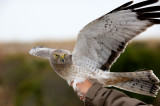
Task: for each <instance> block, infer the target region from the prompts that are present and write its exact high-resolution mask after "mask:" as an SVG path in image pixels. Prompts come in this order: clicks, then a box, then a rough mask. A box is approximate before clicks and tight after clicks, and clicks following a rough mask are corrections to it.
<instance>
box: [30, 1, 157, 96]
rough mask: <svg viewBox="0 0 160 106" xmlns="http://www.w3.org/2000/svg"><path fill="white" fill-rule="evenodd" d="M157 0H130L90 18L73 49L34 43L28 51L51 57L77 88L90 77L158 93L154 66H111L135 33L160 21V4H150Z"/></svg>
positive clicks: (60, 71)
mask: <svg viewBox="0 0 160 106" xmlns="http://www.w3.org/2000/svg"><path fill="white" fill-rule="evenodd" d="M156 2H158V0H147V1H143V2H140V3H137V4H133V5H132V3H133V1H130V2H128V3H125V4H123V5H122V6H120V7H118V8H116V9H114V10H113V11H111V12H109V13H107V14H105V15H103V16H101V17H100V18H98V19H96V20H94V21H92V22H90V23H89V24H87V25H86V26H85V27H84V28H83V29H82V30H81V31H80V32H79V34H78V38H77V42H76V45H75V48H74V50H73V51H72V52H71V51H68V50H63V49H52V48H47V47H34V48H32V49H31V50H30V52H29V53H30V54H31V55H34V56H38V57H43V58H46V59H48V60H49V61H50V64H51V66H52V68H53V70H54V71H55V72H56V73H57V74H58V75H59V76H60V77H62V78H63V79H65V80H66V81H67V83H68V84H69V85H71V83H72V82H73V88H74V90H78V89H77V88H76V84H77V83H80V82H83V81H84V80H90V81H94V82H98V83H100V84H102V85H103V86H104V87H110V86H114V87H117V88H120V89H123V90H127V91H130V92H134V93H139V94H143V95H148V96H152V97H155V96H156V95H157V93H158V91H159V89H160V87H159V86H158V85H157V84H158V83H159V82H160V81H159V79H158V77H156V75H155V74H154V73H153V71H152V70H144V71H136V72H127V70H124V72H110V67H111V66H112V64H113V63H114V62H115V61H116V60H117V58H118V57H119V56H120V54H121V53H122V52H124V50H125V48H126V46H127V44H128V43H129V42H130V41H131V40H132V39H133V38H134V37H136V36H137V35H139V34H140V33H142V32H144V31H145V30H146V29H147V28H149V27H151V26H152V25H155V24H160V19H159V18H160V12H159V11H160V6H153V5H152V6H150V5H151V4H154V3H156ZM144 6H147V7H144Z"/></svg>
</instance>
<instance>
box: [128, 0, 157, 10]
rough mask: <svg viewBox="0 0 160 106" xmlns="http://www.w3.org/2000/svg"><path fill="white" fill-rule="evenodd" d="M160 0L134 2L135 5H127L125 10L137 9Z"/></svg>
mask: <svg viewBox="0 0 160 106" xmlns="http://www.w3.org/2000/svg"><path fill="white" fill-rule="evenodd" d="M158 1H159V0H146V1H143V2H140V3H137V4H134V5H131V6H129V7H126V8H125V10H126V9H135V8H139V7H143V6H146V5H150V4H153V3H156V2H158Z"/></svg>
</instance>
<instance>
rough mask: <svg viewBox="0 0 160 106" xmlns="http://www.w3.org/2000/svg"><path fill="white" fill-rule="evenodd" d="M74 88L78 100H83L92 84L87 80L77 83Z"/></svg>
mask: <svg viewBox="0 0 160 106" xmlns="http://www.w3.org/2000/svg"><path fill="white" fill-rule="evenodd" d="M72 84H73V82H72ZM72 84H71V85H72ZM76 86H77V88H78V92H77V95H78V96H79V97H80V100H84V97H85V95H86V93H87V91H88V89H89V88H90V87H91V86H92V82H91V81H89V80H85V81H84V82H81V83H77V84H76Z"/></svg>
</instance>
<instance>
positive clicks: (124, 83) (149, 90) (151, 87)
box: [105, 70, 160, 97]
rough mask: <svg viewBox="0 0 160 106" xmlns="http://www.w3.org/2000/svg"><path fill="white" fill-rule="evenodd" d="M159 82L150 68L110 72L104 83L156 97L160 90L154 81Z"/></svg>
mask: <svg viewBox="0 0 160 106" xmlns="http://www.w3.org/2000/svg"><path fill="white" fill-rule="evenodd" d="M159 82H160V81H159V79H158V78H157V77H156V76H155V74H154V73H153V71H152V70H148V71H140V72H123V73H116V72H111V73H110V79H107V78H106V80H105V85H107V86H114V87H117V88H120V89H124V90H127V91H130V92H134V93H139V94H143V95H148V96H152V97H156V95H157V93H158V91H159V90H160V87H159V86H158V85H156V83H159Z"/></svg>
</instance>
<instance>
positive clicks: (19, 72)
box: [0, 42, 160, 106]
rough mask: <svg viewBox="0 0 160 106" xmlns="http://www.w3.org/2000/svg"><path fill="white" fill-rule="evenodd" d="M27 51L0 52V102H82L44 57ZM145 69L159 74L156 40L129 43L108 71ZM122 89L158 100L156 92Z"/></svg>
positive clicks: (13, 105)
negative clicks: (149, 95)
mask: <svg viewBox="0 0 160 106" xmlns="http://www.w3.org/2000/svg"><path fill="white" fill-rule="evenodd" d="M153 44H154V43H153ZM70 48H73V47H70ZM0 50H1V49H0ZM13 50H14V49H13ZM3 51H4V50H3ZM28 51H29V49H27V50H26V51H24V52H18V51H16V53H13V54H12V53H8V54H6V53H5V55H4V54H0V106H83V102H81V101H80V100H79V98H78V97H77V95H76V93H74V92H73V89H72V87H69V86H68V85H67V83H66V81H64V80H63V79H61V78H60V77H59V76H58V75H57V74H56V73H55V72H54V71H53V70H52V68H51V66H50V64H49V62H48V60H45V59H40V58H36V57H33V56H31V55H29V54H28ZM148 69H153V71H154V73H155V74H156V75H157V76H158V77H159V78H160V43H156V44H154V45H152V44H149V45H148V43H147V42H135V43H132V44H130V45H129V46H128V47H127V49H126V51H125V53H123V54H122V55H121V57H120V58H119V59H118V60H117V62H116V63H115V64H114V65H113V67H112V68H111V71H115V72H116V71H117V72H118V71H120V72H124V71H138V70H148ZM123 92H125V93H126V94H127V95H129V96H131V97H133V98H137V99H140V100H142V101H144V102H146V103H151V104H154V105H155V106H158V104H160V93H159V94H158V96H157V97H156V98H152V97H148V96H143V95H139V94H134V93H130V92H126V91H123Z"/></svg>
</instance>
